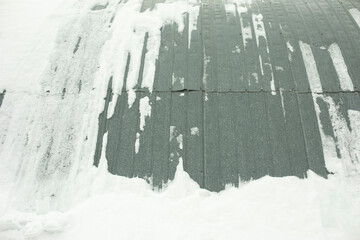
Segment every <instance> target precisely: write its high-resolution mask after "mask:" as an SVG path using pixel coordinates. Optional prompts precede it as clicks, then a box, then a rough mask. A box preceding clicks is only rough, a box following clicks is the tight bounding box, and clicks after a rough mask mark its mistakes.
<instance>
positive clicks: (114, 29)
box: [0, 0, 360, 240]
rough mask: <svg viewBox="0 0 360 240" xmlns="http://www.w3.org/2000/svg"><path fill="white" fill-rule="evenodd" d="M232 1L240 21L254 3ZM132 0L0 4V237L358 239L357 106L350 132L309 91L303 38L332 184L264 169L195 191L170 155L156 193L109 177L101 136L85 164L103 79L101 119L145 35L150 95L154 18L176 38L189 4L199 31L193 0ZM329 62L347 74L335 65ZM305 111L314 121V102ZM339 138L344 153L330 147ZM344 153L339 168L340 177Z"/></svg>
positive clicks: (142, 108)
mask: <svg viewBox="0 0 360 240" xmlns="http://www.w3.org/2000/svg"><path fill="white" fill-rule="evenodd" d="M234 2H235V3H236V4H237V9H235V5H233V4H231V5H229V6H228V7H227V11H229V12H232V14H236V11H237V12H238V13H239V15H240V20H241V23H242V24H243V22H242V18H241V13H245V12H246V11H247V7H248V6H249V5H250V3H251V2H250V1H243V0H239V1H234ZM141 3H142V2H141V1H140V0H129V1H122V2H120V3H119V2H118V1H111V0H110V1H106V0H101V1H100V0H87V1H84V0H82V1H76V0H52V1H46V0H33V1H32V2H31V3H30V2H28V1H24V0H2V1H1V2H0V52H1V54H0V65H1V66H2V67H1V68H0V78H1V81H0V92H2V91H3V90H4V89H6V96H5V98H4V101H3V104H2V106H1V108H0V141H1V146H0V239H1V240H9V239H12V240H22V239H38V240H51V239H58V240H60V239H88V240H92V239H99V238H101V239H169V238H171V239H182V240H183V239H191V240H205V239H216V240H221V239H254V240H255V239H309V240H311V239H316V240H319V239H326V240H328V239H331V240H332V239H339V240H357V239H358V236H360V230H359V227H358V226H359V225H360V218H359V216H360V189H359V186H360V185H359V183H360V179H359V176H356V175H353V174H350V173H351V172H352V171H353V170H354V169H353V167H358V166H359V165H356V164H354V163H356V161H357V163H358V162H359V161H358V160H359V156H360V153H359V152H360V149H359V145H358V144H357V143H358V142H359V141H360V132H359V129H360V126H359V122H360V115H359V112H358V111H355V110H349V111H348V115H349V121H350V127H349V126H347V124H346V122H345V120H344V117H343V116H342V115H341V113H340V111H339V109H338V106H336V104H335V103H333V101H332V99H331V98H328V97H324V96H322V95H321V94H318V93H319V92H321V83H320V79H319V76H318V73H317V69H316V63H315V60H314V59H313V56H312V53H311V48H310V46H309V45H308V44H306V43H302V42H300V47H301V50H302V51H303V56H304V60H305V66H306V67H307V73H308V77H309V79H310V80H311V82H310V83H311V84H310V85H311V87H312V90H313V98H314V103H316V99H318V98H322V99H323V100H324V101H326V103H327V104H329V106H330V107H329V109H330V114H331V123H332V125H333V126H334V129H335V134H336V138H337V139H338V140H339V142H338V143H335V142H334V140H333V139H332V138H331V137H329V136H326V135H325V134H324V133H323V132H322V135H321V137H322V140H323V144H324V146H325V148H324V151H325V152H324V154H325V157H326V159H333V161H332V162H331V161H327V162H326V164H327V166H328V167H329V170H331V171H334V172H335V173H336V174H335V175H334V176H332V175H330V178H329V179H327V180H326V179H323V178H320V177H318V176H316V175H315V174H314V173H312V172H309V173H308V178H307V179H299V178H296V177H284V178H274V177H269V176H265V177H263V178H261V179H258V180H255V181H251V182H246V183H245V182H241V184H240V186H239V187H232V186H227V188H226V190H224V191H222V192H220V193H215V192H210V191H207V190H204V189H201V188H200V187H199V186H198V184H197V183H196V182H194V181H193V180H192V179H191V178H190V176H189V175H188V174H187V173H186V172H185V171H184V169H183V162H182V160H181V159H180V161H179V165H178V168H177V171H176V175H175V179H174V180H173V181H171V182H170V183H168V184H167V185H166V187H165V188H164V189H162V190H156V189H155V190H154V189H153V187H152V186H151V184H148V183H147V182H146V181H145V180H143V179H138V178H133V179H128V178H124V177H120V176H114V175H111V174H110V173H109V172H108V165H107V160H106V157H105V156H106V154H105V153H106V144H107V137H108V133H105V134H104V136H103V147H102V154H101V158H100V163H99V167H98V168H96V167H94V166H93V165H92V161H93V159H92V156H94V149H95V144H96V136H97V130H98V129H97V128H98V116H99V114H100V113H101V112H102V111H103V109H104V105H105V101H104V98H105V96H106V93H107V88H108V82H109V79H110V78H111V77H112V86H110V87H111V88H112V101H111V102H110V105H109V109H108V112H107V113H106V114H107V117H108V118H111V116H112V115H113V114H114V110H115V106H116V102H117V100H118V96H119V95H121V94H122V89H123V88H124V87H125V89H126V90H127V91H128V94H129V102H128V105H129V107H132V105H133V103H134V101H135V99H136V93H135V87H136V85H137V84H138V80H139V74H138V73H139V68H140V66H139V63H140V59H141V57H142V51H143V49H142V47H139V46H143V43H144V40H145V38H146V33H147V34H148V39H147V48H146V49H145V50H146V51H147V54H146V57H145V59H144V62H145V65H144V73H143V81H142V84H141V87H142V88H146V89H147V90H148V91H149V92H150V93H151V92H152V90H153V80H154V73H155V63H156V60H157V57H158V52H159V44H160V28H161V26H163V24H166V23H176V24H177V25H178V26H179V28H178V31H179V32H181V33H182V32H183V30H184V13H185V12H188V13H189V21H190V28H189V33H191V32H192V31H193V30H195V29H196V25H197V22H196V20H197V16H198V13H199V11H198V9H199V6H198V5H197V3H195V1H168V2H165V3H162V4H157V6H156V7H155V8H154V9H152V10H151V11H150V10H147V11H145V12H143V13H140V11H139V9H140V6H141ZM95 6H102V7H95ZM94 7H95V8H94ZM91 9H93V10H91ZM95 9H96V10H95ZM352 12H355V13H356V11H352ZM114 16H115V17H114ZM353 16H355V15H354V13H353ZM112 17H114V18H113V19H112ZM110 19H112V20H110ZM242 27H243V28H244V29H245V34H244V35H243V36H244V38H245V39H244V40H246V38H252V33H251V31H250V30H251V28H250V26H243V25H242ZM69 33H73V34H69ZM246 34H247V35H246ZM122 36H127V37H126V38H124V37H122ZM190 37H191V34H189V44H190V42H191V38H190ZM80 39H81V40H80ZM79 40H80V41H79ZM244 42H246V41H244ZM69 43H71V44H70V45H69ZM68 46H71V48H69V47H68ZM74 46H77V47H76V49H77V50H76V52H75V51H74ZM288 46H291V45H290V43H289V44H288ZM292 49H293V48H292V47H291V48H290V47H289V50H290V51H291V52H293V50H292ZM237 50H238V48H237ZM237 50H236V52H238V51H237ZM335 50H336V49H335ZM329 51H330V49H329ZM335 54H337V53H336V52H335ZM129 56H131V57H130V59H129V73H128V78H127V82H126V86H124V85H125V82H124V75H125V70H126V67H127V59H128V57H129ZM336 59H339V58H337V57H336ZM340 60H341V59H340ZM209 63H210V56H206V55H205V54H204V69H203V70H204V78H203V82H204V84H205V85H206V77H207V74H206V70H207V66H208V64H209ZM337 64H338V66H340V67H342V69H344V64H343V61H341V62H339V63H337ZM270 67H271V66H270ZM335 67H336V66H335ZM94 69H95V70H94ZM341 76H345V78H344V79H346V78H347V76H346V75H341ZM339 78H340V75H339ZM79 80H81V81H79ZM177 81H180V83H182V84H183V80H181V79H179V78H177ZM319 89H320V90H319ZM345 89H349V88H348V87H344V90H345ZM64 90H65V91H64ZM280 90H281V91H282V89H280ZM280 94H282V92H280ZM281 97H282V95H281ZM156 100H157V101H160V100H161V98H160V97H156ZM204 100H205V101H207V93H205V94H204ZM139 101H140V103H139V112H140V122H139V124H140V125H139V127H140V132H137V133H136V142H135V146H134V151H135V153H138V151H139V145H140V139H141V133H142V131H143V129H144V126H145V123H146V118H147V117H151V105H150V103H149V97H147V96H146V97H143V98H141V99H140V100H139ZM315 108H316V110H317V117H318V121H319V126H320V128H321V122H320V120H319V114H320V110H319V106H318V105H317V104H315ZM283 114H284V115H285V112H283ZM189 127H191V128H190V132H191V135H192V136H196V137H200V131H199V128H198V127H195V126H194V127H192V126H189ZM188 130H189V129H188ZM188 130H187V131H188ZM201 134H202V133H201ZM184 137H186V136H185V135H184V136H183V134H181V133H180V132H179V130H178V129H177V128H176V126H171V128H170V139H169V140H170V141H176V142H177V143H178V144H179V148H180V149H183V148H184V150H186V146H183V140H184V139H183V138H184ZM336 144H338V147H339V148H340V151H341V156H342V159H338V158H337V156H336V150H335V148H336ZM184 152H185V151H184ZM329 153H330V155H329ZM50 155H51V156H52V158H49V156H50ZM342 161H344V162H345V166H347V170H346V171H347V174H341V168H342V166H343V165H342ZM350 163H351V164H350ZM45 166H46V167H45ZM64 166H65V167H64ZM355 170H356V169H355ZM357 171H358V170H357ZM148 181H150V182H151V178H150V179H148Z"/></svg>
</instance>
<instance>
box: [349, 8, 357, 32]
mask: <svg viewBox="0 0 360 240" xmlns="http://www.w3.org/2000/svg"><path fill="white" fill-rule="evenodd" d="M349 12H350V14H351V16H352V17H353V18H354V20H355V22H356V24H357V25H358V26H359V28H360V11H359V9H357V8H352V9H350V10H349Z"/></svg>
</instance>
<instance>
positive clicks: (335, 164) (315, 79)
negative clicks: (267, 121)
mask: <svg viewBox="0 0 360 240" xmlns="http://www.w3.org/2000/svg"><path fill="white" fill-rule="evenodd" d="M299 45H300V50H301V53H302V56H303V59H304V64H305V69H306V73H307V77H308V80H309V84H310V89H311V94H312V97H313V102H314V106H315V111H316V117H317V122H318V126H319V129H320V136H321V141H322V145H323V153H324V157H325V164H326V168H327V169H328V170H329V171H331V172H334V173H337V174H345V175H356V174H357V172H358V170H359V169H360V160H359V155H360V151H359V148H358V147H357V145H359V137H358V133H357V131H358V130H357V129H356V128H351V129H350V128H349V127H348V124H347V122H346V120H345V118H344V116H343V114H342V113H341V111H340V107H339V106H338V105H337V104H336V103H335V101H334V100H333V99H332V97H331V96H327V95H325V94H322V87H321V82H320V76H319V72H318V70H317V66H316V61H315V58H314V55H313V53H312V50H311V47H310V45H309V44H307V43H304V42H302V41H300V42H299ZM339 51H340V48H337V47H336V45H331V46H330V48H329V54H330V55H331V57H332V59H333V62H334V65H335V68H336V71H337V74H338V78H339V82H340V85H341V87H342V88H343V90H350V89H348V87H349V86H350V84H351V85H352V83H351V79H348V78H347V77H348V75H347V74H345V73H346V72H347V68H346V65H345V63H344V61H343V58H342V55H341V52H339ZM349 78H350V77H349ZM349 81H350V82H349ZM318 99H321V100H323V101H324V102H326V103H327V107H328V111H329V115H330V121H331V125H332V128H333V131H334V135H335V138H336V143H335V140H334V139H333V138H332V137H331V136H327V135H326V134H325V133H324V130H323V126H322V123H321V119H320V114H321V111H320V107H319V104H318V101H317V100H318ZM348 114H349V118H350V119H351V120H350V122H351V124H352V125H354V122H355V121H358V120H359V112H358V111H353V110H348ZM336 148H338V149H339V151H340V155H341V157H340V158H338V157H337V153H336Z"/></svg>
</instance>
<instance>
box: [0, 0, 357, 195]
mask: <svg viewBox="0 0 360 240" xmlns="http://www.w3.org/2000/svg"><path fill="white" fill-rule="evenodd" d="M156 3H158V2H157V1H150V0H145V1H144V2H143V5H142V11H146V10H148V9H152V8H154V7H155V5H156ZM241 7H243V6H242V5H236V4H233V3H226V2H222V1H220V0H204V1H202V2H201V4H200V13H199V17H198V19H197V26H196V28H197V29H196V30H193V31H192V32H189V14H185V15H184V22H185V28H184V31H183V32H182V33H179V32H178V30H177V29H178V26H176V24H167V25H165V26H163V27H162V30H161V45H160V50H159V58H158V60H157V64H156V73H155V80H154V87H153V91H152V92H150V91H148V90H147V89H144V88H140V86H141V81H142V71H143V70H142V69H143V68H140V77H139V83H138V84H137V86H139V87H138V88H137V89H135V91H136V100H135V102H134V103H133V105H132V106H129V105H128V92H127V91H126V89H125V88H124V89H123V90H122V93H121V95H119V96H118V98H117V102H116V107H115V111H114V114H113V115H112V116H111V117H110V118H108V117H107V112H108V108H109V103H110V102H111V100H112V98H113V94H114V93H113V92H112V88H111V86H112V78H110V79H109V89H108V94H107V97H106V99H105V100H106V101H105V102H106V103H105V108H104V112H103V113H102V114H100V116H99V135H98V141H97V147H96V152H95V162H94V164H95V165H96V166H97V165H98V163H99V160H100V156H101V152H102V147H103V146H106V158H107V160H108V167H109V171H110V172H111V173H113V174H117V175H121V176H127V177H142V178H146V179H149V181H151V182H152V183H153V184H154V186H162V184H163V183H165V182H167V181H168V180H169V179H173V177H174V173H175V169H176V166H177V164H178V162H179V159H180V158H181V159H183V163H184V169H185V171H187V172H188V173H189V175H190V176H191V177H192V178H193V179H194V180H195V181H196V182H198V183H199V185H200V186H201V187H204V188H207V189H210V190H214V191H219V190H222V189H224V187H225V186H226V185H227V184H234V185H236V186H237V185H238V184H239V181H248V180H251V179H257V178H260V177H262V176H265V175H271V176H279V177H280V176H288V175H293V176H297V177H305V176H306V173H307V171H308V170H309V169H310V170H312V171H314V172H315V173H317V174H319V175H321V176H323V177H327V175H328V174H329V171H328V170H327V169H326V167H325V160H326V159H325V157H324V153H325V152H326V151H325V150H324V149H325V145H324V144H325V142H324V141H325V140H326V139H332V141H334V142H335V145H336V152H337V153H336V154H337V156H338V157H339V158H341V157H344V156H345V155H346V154H348V152H349V158H350V159H351V162H352V163H353V164H357V163H358V161H359V160H360V159H358V158H359V156H357V155H356V154H355V155H354V154H351V153H350V152H351V150H349V149H348V150H346V148H347V147H348V148H349V146H350V145H349V146H348V145H346V144H353V145H354V146H355V145H357V143H356V142H346V141H347V140H346V139H345V140H344V139H342V137H341V136H344V134H345V135H346V134H352V132H351V131H352V130H351V129H352V128H351V126H352V124H354V122H353V120H352V119H353V116H352V115H351V116H349V115H350V114H352V113H353V112H352V111H360V97H359V88H360V65H359V64H360V26H358V25H357V23H356V21H355V20H354V19H353V17H352V16H351V14H350V13H349V10H350V9H353V8H355V9H360V3H359V2H358V1H349V0H345V1H342V2H339V1H336V0H309V1H305V0H303V1H302V0H300V1H295V0H275V1H270V0H264V1H260V0H255V1H253V2H252V4H251V5H249V6H246V7H247V9H248V10H247V11H239V9H241ZM232 8H233V10H231V11H229V9H232ZM189 34H190V36H189ZM189 39H190V42H189ZM146 43H147V36H145V41H144V47H143V49H144V51H143V57H142V61H144V56H145V55H146ZM301 44H306V46H309V49H310V51H311V52H312V56H310V57H313V58H314V59H315V62H314V64H315V68H316V69H317V73H318V76H319V79H320V84H321V88H320V89H318V90H317V91H314V89H312V86H311V82H312V79H309V74H310V73H309V69H308V68H307V67H306V64H305V62H306V59H304V56H306V57H309V54H307V55H306V54H304V52H303V51H304V49H303V48H302V47H301ZM332 49H335V50H339V51H340V53H341V54H342V57H343V59H342V60H343V61H342V62H341V63H340V64H343V65H342V66H344V65H345V66H346V67H347V73H348V75H341V74H340V75H339V69H337V68H336V66H337V65H336V64H339V63H338V60H339V58H338V57H337V58H336V59H337V60H334V55H332V54H333V53H332ZM335 50H334V51H335ZM129 58H131V56H130V55H129ZM340 60H341V59H340ZM334 61H335V62H334ZM128 64H129V59H128ZM143 64H144V63H143V62H142V65H143ZM127 68H129V66H128V67H127ZM126 74H127V73H126ZM126 74H125V76H124V81H125V82H126ZM344 77H349V79H351V82H350V85H352V86H353V87H352V88H346V87H344V85H342V82H341V78H344ZM348 84H349V83H348ZM0 100H1V95H0ZM142 104H145V105H146V106H147V107H148V108H147V109H148V110H149V109H150V112H147V113H146V114H145V115H144V114H143V113H142V110H141V109H143V107H142V106H141V105H142ZM0 105H1V101H0ZM337 118H338V119H340V120H341V121H342V122H341V123H344V124H345V125H341V126H343V127H344V128H346V129H348V133H347V132H344V131H343V128H342V129H338V128H337V125H336V124H335V121H336V120H338V119H337ZM105 134H107V135H106V136H107V144H106V145H104V144H103V138H104V136H105ZM354 134H355V133H354ZM344 141H345V145H344V144H343V142H344ZM358 144H360V143H358ZM353 145H351V146H353ZM351 146H350V147H351ZM344 148H345V150H344ZM346 151H348V152H346ZM150 179H151V180H150Z"/></svg>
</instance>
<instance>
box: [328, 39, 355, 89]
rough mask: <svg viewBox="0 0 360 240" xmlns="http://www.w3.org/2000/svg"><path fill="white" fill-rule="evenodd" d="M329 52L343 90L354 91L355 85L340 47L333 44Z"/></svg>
mask: <svg viewBox="0 0 360 240" xmlns="http://www.w3.org/2000/svg"><path fill="white" fill-rule="evenodd" d="M328 51H329V52H330V56H331V59H332V61H333V63H334V67H335V70H336V73H337V75H338V78H339V81H340V87H341V89H342V90H344V91H354V85H353V83H352V80H351V77H350V76H349V72H348V69H347V66H346V63H345V60H344V57H343V55H342V53H341V50H340V47H339V45H337V44H336V43H333V44H331V45H330V47H329V49H328Z"/></svg>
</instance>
